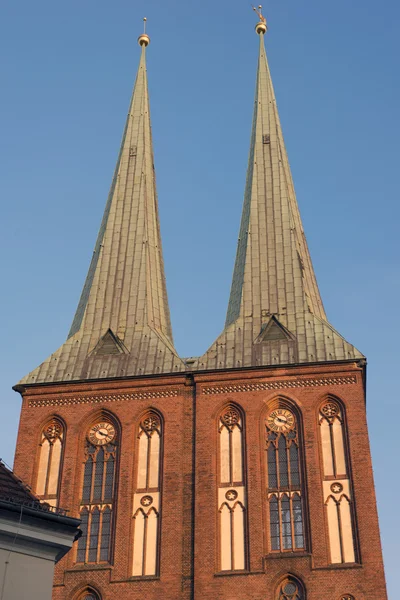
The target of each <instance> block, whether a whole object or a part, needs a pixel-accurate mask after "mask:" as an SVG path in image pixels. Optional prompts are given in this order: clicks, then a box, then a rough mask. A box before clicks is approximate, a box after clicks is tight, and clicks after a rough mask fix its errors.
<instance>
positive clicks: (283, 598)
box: [277, 575, 306, 600]
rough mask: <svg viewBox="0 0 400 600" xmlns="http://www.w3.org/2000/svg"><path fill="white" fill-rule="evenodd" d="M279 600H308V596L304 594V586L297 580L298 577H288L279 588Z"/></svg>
mask: <svg viewBox="0 0 400 600" xmlns="http://www.w3.org/2000/svg"><path fill="white" fill-rule="evenodd" d="M277 599H278V600H306V595H305V592H304V586H303V584H302V583H301V581H299V580H298V579H297V577H293V576H291V575H288V577H286V578H285V579H284V580H283V581H282V582H281V583H280V584H279V587H278V595H277Z"/></svg>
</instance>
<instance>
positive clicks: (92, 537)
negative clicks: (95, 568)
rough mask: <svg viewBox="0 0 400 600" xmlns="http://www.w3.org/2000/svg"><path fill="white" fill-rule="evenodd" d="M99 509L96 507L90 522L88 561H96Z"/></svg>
mask: <svg viewBox="0 0 400 600" xmlns="http://www.w3.org/2000/svg"><path fill="white" fill-rule="evenodd" d="M99 529H100V511H99V509H98V508H96V509H95V510H94V511H93V513H92V523H91V527H90V533H89V558H88V561H89V562H97V546H98V543H99Z"/></svg>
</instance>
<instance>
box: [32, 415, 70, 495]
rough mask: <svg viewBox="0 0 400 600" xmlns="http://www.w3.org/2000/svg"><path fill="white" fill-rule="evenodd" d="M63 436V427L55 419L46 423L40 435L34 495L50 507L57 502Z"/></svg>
mask: <svg viewBox="0 0 400 600" xmlns="http://www.w3.org/2000/svg"><path fill="white" fill-rule="evenodd" d="M64 435H65V431H64V425H63V423H62V422H61V421H60V420H59V419H57V418H56V417H53V418H52V419H51V420H50V421H48V423H46V425H45V426H44V427H43V430H42V434H41V441H40V455H39V466H38V475H37V481H36V494H37V495H38V496H39V497H40V498H41V499H42V500H46V502H48V503H49V504H50V505H51V506H56V505H57V502H58V490H59V483H60V474H61V463H62V451H63V443H64Z"/></svg>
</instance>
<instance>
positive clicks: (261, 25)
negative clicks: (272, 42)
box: [252, 4, 268, 34]
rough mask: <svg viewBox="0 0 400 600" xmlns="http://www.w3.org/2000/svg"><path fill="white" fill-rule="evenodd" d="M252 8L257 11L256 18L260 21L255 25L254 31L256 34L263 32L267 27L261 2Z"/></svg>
mask: <svg viewBox="0 0 400 600" xmlns="http://www.w3.org/2000/svg"><path fill="white" fill-rule="evenodd" d="M252 6H253V5H252ZM253 10H254V12H256V13H257V15H258V18H259V19H260V21H259V22H258V23H257V25H256V32H257V33H258V34H260V33H262V34H264V33H265V32H266V31H267V29H268V27H267V19H266V18H265V17H264V15H263V14H262V4H259V5H258V8H256V7H255V6H253Z"/></svg>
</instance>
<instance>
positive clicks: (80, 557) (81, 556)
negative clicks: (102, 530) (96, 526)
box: [76, 509, 89, 563]
mask: <svg viewBox="0 0 400 600" xmlns="http://www.w3.org/2000/svg"><path fill="white" fill-rule="evenodd" d="M80 518H81V520H82V523H81V525H80V528H81V530H82V535H81V537H80V538H79V540H78V554H77V558H76V561H77V562H79V563H83V562H85V556H86V543H87V528H88V519H89V513H88V511H87V510H86V509H85V510H83V511H82V512H81V515H80Z"/></svg>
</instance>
